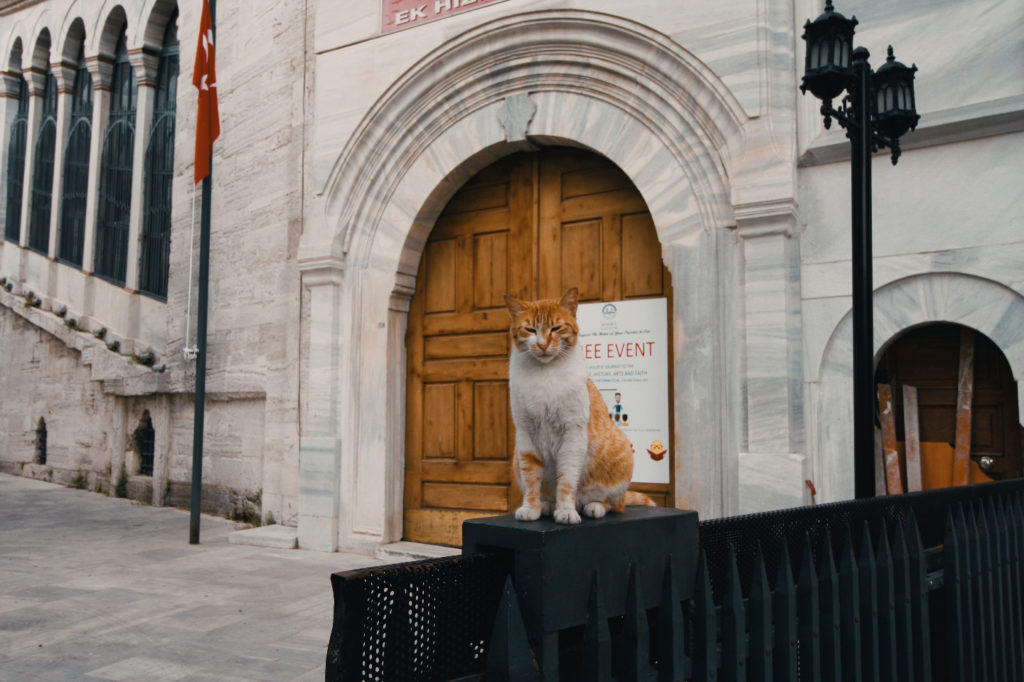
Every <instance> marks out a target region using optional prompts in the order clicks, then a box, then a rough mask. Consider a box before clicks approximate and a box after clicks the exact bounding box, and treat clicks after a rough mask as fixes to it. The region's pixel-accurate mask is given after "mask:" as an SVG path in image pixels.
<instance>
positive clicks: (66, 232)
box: [57, 48, 92, 267]
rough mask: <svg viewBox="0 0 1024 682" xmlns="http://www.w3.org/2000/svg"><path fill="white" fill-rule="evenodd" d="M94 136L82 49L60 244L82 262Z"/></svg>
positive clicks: (63, 255)
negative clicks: (90, 144) (91, 144)
mask: <svg viewBox="0 0 1024 682" xmlns="http://www.w3.org/2000/svg"><path fill="white" fill-rule="evenodd" d="M91 138H92V76H91V75H89V70H88V69H87V68H86V66H85V50H84V49H82V48H79V50H78V67H77V69H76V70H75V81H74V85H73V86H72V89H71V120H70V122H69V130H68V136H67V142H66V146H65V147H64V171H63V182H64V187H63V190H62V191H61V210H60V248H59V250H58V252H57V258H59V259H60V260H62V261H64V262H66V263H68V264H71V265H75V266H78V267H81V266H82V251H83V246H84V243H85V205H86V198H87V197H88V185H89V143H90V140H91Z"/></svg>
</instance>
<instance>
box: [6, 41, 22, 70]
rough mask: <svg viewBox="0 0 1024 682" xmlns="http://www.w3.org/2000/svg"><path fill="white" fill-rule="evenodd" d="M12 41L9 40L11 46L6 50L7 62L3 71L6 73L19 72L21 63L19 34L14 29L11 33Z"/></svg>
mask: <svg viewBox="0 0 1024 682" xmlns="http://www.w3.org/2000/svg"><path fill="white" fill-rule="evenodd" d="M13 38H14V39H13V41H12V42H11V48H10V49H9V50H7V64H6V65H5V71H7V72H8V73H14V74H21V69H22V63H21V55H22V42H21V35H20V34H19V32H17V31H15V32H14V34H13Z"/></svg>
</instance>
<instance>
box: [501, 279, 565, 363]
mask: <svg viewBox="0 0 1024 682" xmlns="http://www.w3.org/2000/svg"><path fill="white" fill-rule="evenodd" d="M505 302H506V303H507V304H508V312H509V315H510V316H511V318H512V324H511V327H510V328H509V332H510V333H511V335H512V341H513V342H514V343H515V347H516V352H519V353H526V354H528V355H529V356H530V357H532V358H533V359H535V360H537V361H538V362H541V363H545V364H546V363H549V362H552V361H553V360H557V359H558V358H560V357H563V356H564V355H565V354H566V353H568V351H569V349H570V348H572V347H573V346H575V345H576V340H577V338H578V336H579V331H580V330H579V326H578V325H577V324H576V306H577V304H578V302H579V292H578V291H577V290H576V288H575V287H573V288H572V289H569V291H567V292H566V293H565V296H563V297H562V298H561V299H554V298H551V299H544V300H540V301H520V300H518V299H516V298H512V297H511V296H506V297H505Z"/></svg>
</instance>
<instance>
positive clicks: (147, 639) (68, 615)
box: [0, 474, 384, 682]
mask: <svg viewBox="0 0 1024 682" xmlns="http://www.w3.org/2000/svg"><path fill="white" fill-rule="evenodd" d="M188 528H189V515H188V512H187V511H182V510H179V509H170V508H158V507H151V506H148V505H142V504H139V503H136V502H131V501H128V500H121V499H115V498H109V497H106V496H104V495H99V494H97V493H92V492H87V491H85V490H73V489H70V488H64V487H62V486H59V485H54V484H51V483H44V482H41V481H35V480H31V479H26V478H20V477H17V476H8V475H5V474H0V680H3V681H4V682H20V681H22V680H26V681H27V680H46V681H48V682H49V681H51V680H60V681H64V680H132V681H135V680H145V681H146V682H161V681H163V680H189V681H199V680H208V681H211V682H212V681H214V680H216V681H218V682H225V681H230V680H246V681H249V680H268V681H273V682H282V681H286V680H323V679H324V657H325V655H326V651H327V640H328V637H329V635H330V631H331V617H332V607H333V598H332V595H331V586H330V574H331V573H333V572H334V571H341V570H347V569H351V568H359V567H362V566H371V565H380V564H382V563H384V562H382V561H381V560H379V559H374V558H372V557H368V556H359V555H351V554H325V553H319V552H308V551H303V550H284V549H268V548H265V547H253V546H248V545H239V544H229V543H228V535H229V534H230V533H231V532H232V531H234V530H235V524H234V523H232V522H230V521H227V520H225V519H220V518H215V517H210V516H205V515H204V516H203V517H202V522H201V526H200V540H201V544H199V545H189V544H188Z"/></svg>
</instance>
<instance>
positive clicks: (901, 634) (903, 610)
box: [879, 521, 927, 680]
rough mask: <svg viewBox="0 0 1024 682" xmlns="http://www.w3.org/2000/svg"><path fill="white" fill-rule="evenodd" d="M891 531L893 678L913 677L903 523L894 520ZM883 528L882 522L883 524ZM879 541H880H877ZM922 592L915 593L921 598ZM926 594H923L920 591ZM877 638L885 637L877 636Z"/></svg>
mask: <svg viewBox="0 0 1024 682" xmlns="http://www.w3.org/2000/svg"><path fill="white" fill-rule="evenodd" d="M895 529H896V530H895V532H894V533H893V541H892V567H893V606H894V609H895V613H894V616H895V618H894V624H895V628H896V629H895V631H894V632H893V635H892V642H893V644H892V649H891V653H892V655H893V656H894V658H895V659H896V673H895V674H896V678H895V679H897V680H915V679H918V678H917V677H915V676H914V671H915V670H916V667H915V665H914V659H915V658H916V652H915V651H914V609H913V603H912V600H913V597H912V592H911V589H910V552H909V550H908V549H907V536H906V533H904V532H903V524H901V523H900V522H899V521H897V522H896V523H895ZM883 530H884V526H883ZM879 544H882V543H881V542H879ZM921 596H922V595H920V594H919V595H918V598H921ZM924 597H925V598H927V595H924ZM879 640H880V641H881V642H883V643H884V642H885V638H884V637H882V636H879Z"/></svg>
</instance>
